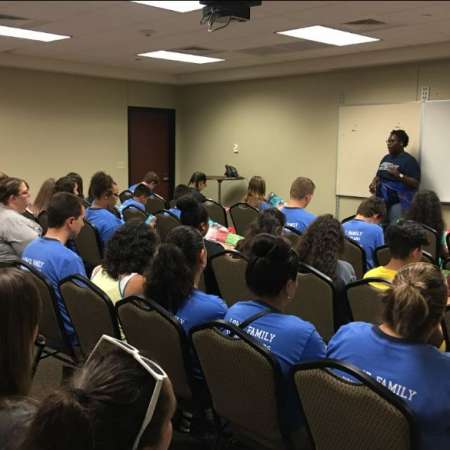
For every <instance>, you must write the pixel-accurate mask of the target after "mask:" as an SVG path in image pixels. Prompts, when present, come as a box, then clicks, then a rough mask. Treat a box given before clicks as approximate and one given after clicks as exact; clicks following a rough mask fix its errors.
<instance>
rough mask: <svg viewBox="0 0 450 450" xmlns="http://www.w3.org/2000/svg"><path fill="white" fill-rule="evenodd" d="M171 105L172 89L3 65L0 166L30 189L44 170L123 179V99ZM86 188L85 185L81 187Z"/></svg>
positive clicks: (43, 175)
mask: <svg viewBox="0 0 450 450" xmlns="http://www.w3.org/2000/svg"><path fill="white" fill-rule="evenodd" d="M128 106H153V107H162V108H175V107H176V89H175V88H174V87H172V86H164V85H159V84H151V83H140V82H127V81H116V80H108V79H101V78H93V77H85V76H72V75H63V74H56V73H47V72H39V71H29V70H20V69H9V68H1V69H0V136H1V143H0V146H1V153H0V155H1V156H0V170H1V171H4V172H6V173H7V174H8V175H17V176H20V177H23V178H25V179H26V180H28V181H29V182H30V184H31V189H32V194H35V193H36V192H37V190H38V188H39V186H40V184H41V183H42V181H43V180H44V179H46V178H48V177H49V176H54V177H59V176H62V175H65V174H66V173H67V172H69V171H75V172H79V173H80V174H81V175H82V176H83V178H84V179H85V184H88V182H89V178H90V177H91V175H92V174H93V172H95V171H97V170H99V169H103V170H105V171H106V172H108V173H110V174H111V175H112V176H113V177H114V178H115V179H116V180H117V182H118V183H119V186H121V187H125V186H127V183H128V135H127V107H128ZM85 190H87V187H85Z"/></svg>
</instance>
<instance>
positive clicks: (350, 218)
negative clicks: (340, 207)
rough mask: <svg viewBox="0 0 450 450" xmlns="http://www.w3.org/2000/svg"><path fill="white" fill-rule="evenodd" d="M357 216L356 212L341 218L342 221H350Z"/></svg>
mask: <svg viewBox="0 0 450 450" xmlns="http://www.w3.org/2000/svg"><path fill="white" fill-rule="evenodd" d="M355 217H356V214H353V216H348V217H346V218H345V219H342V220H341V223H345V222H349V221H350V220H353V219H354V218H355Z"/></svg>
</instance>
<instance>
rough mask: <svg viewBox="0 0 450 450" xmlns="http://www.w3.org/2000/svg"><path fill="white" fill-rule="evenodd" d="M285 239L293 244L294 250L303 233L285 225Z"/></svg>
mask: <svg viewBox="0 0 450 450" xmlns="http://www.w3.org/2000/svg"><path fill="white" fill-rule="evenodd" d="M283 237H285V238H286V239H287V240H288V241H289V242H290V243H291V245H292V248H296V247H297V244H298V241H299V240H300V238H301V237H302V233H300V231H298V230H297V229H296V228H294V227H290V226H288V225H285V226H284V227H283Z"/></svg>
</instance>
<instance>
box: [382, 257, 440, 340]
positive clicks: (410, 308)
mask: <svg viewBox="0 0 450 450" xmlns="http://www.w3.org/2000/svg"><path fill="white" fill-rule="evenodd" d="M384 302H385V308H384V313H383V320H384V322H386V323H387V324H388V325H389V326H390V327H391V328H392V329H393V330H394V331H395V332H396V333H397V334H398V335H400V336H402V337H403V338H405V339H410V340H413V341H419V342H425V341H426V340H427V339H428V337H429V335H430V333H431V332H432V331H433V329H434V328H435V327H436V326H437V325H438V324H439V322H440V321H441V320H442V317H443V314H444V311H445V305H446V302H447V285H446V283H445V280H444V278H443V276H442V274H441V272H440V270H439V269H438V268H436V267H434V266H432V265H431V264H427V263H415V264H408V265H406V266H404V267H403V268H402V269H401V270H400V271H399V272H398V273H397V275H396V277H395V278H394V281H393V284H392V287H391V288H390V289H389V290H388V291H387V293H386V296H385V298H384Z"/></svg>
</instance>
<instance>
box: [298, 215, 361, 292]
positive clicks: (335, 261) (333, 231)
mask: <svg viewBox="0 0 450 450" xmlns="http://www.w3.org/2000/svg"><path fill="white" fill-rule="evenodd" d="M344 239H345V236H344V231H343V230H342V226H341V224H340V223H339V221H338V220H337V219H335V218H334V217H333V216H332V215H331V214H324V215H322V216H319V217H318V218H317V219H316V220H315V221H314V222H312V224H311V225H310V226H309V228H308V229H307V230H306V233H305V234H304V235H303V236H302V239H300V241H299V244H298V247H297V252H298V255H299V259H300V262H303V263H305V264H308V265H310V266H312V267H314V268H315V269H317V270H319V271H320V272H322V273H323V274H325V275H326V276H328V277H330V278H331V279H332V280H333V281H334V282H335V284H336V287H340V286H339V285H345V284H348V283H351V282H352V281H355V280H356V275H355V270H354V269H353V267H352V265H351V264H350V263H348V262H347V261H342V260H341V259H339V254H340V253H341V252H342V250H343V246H344Z"/></svg>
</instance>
